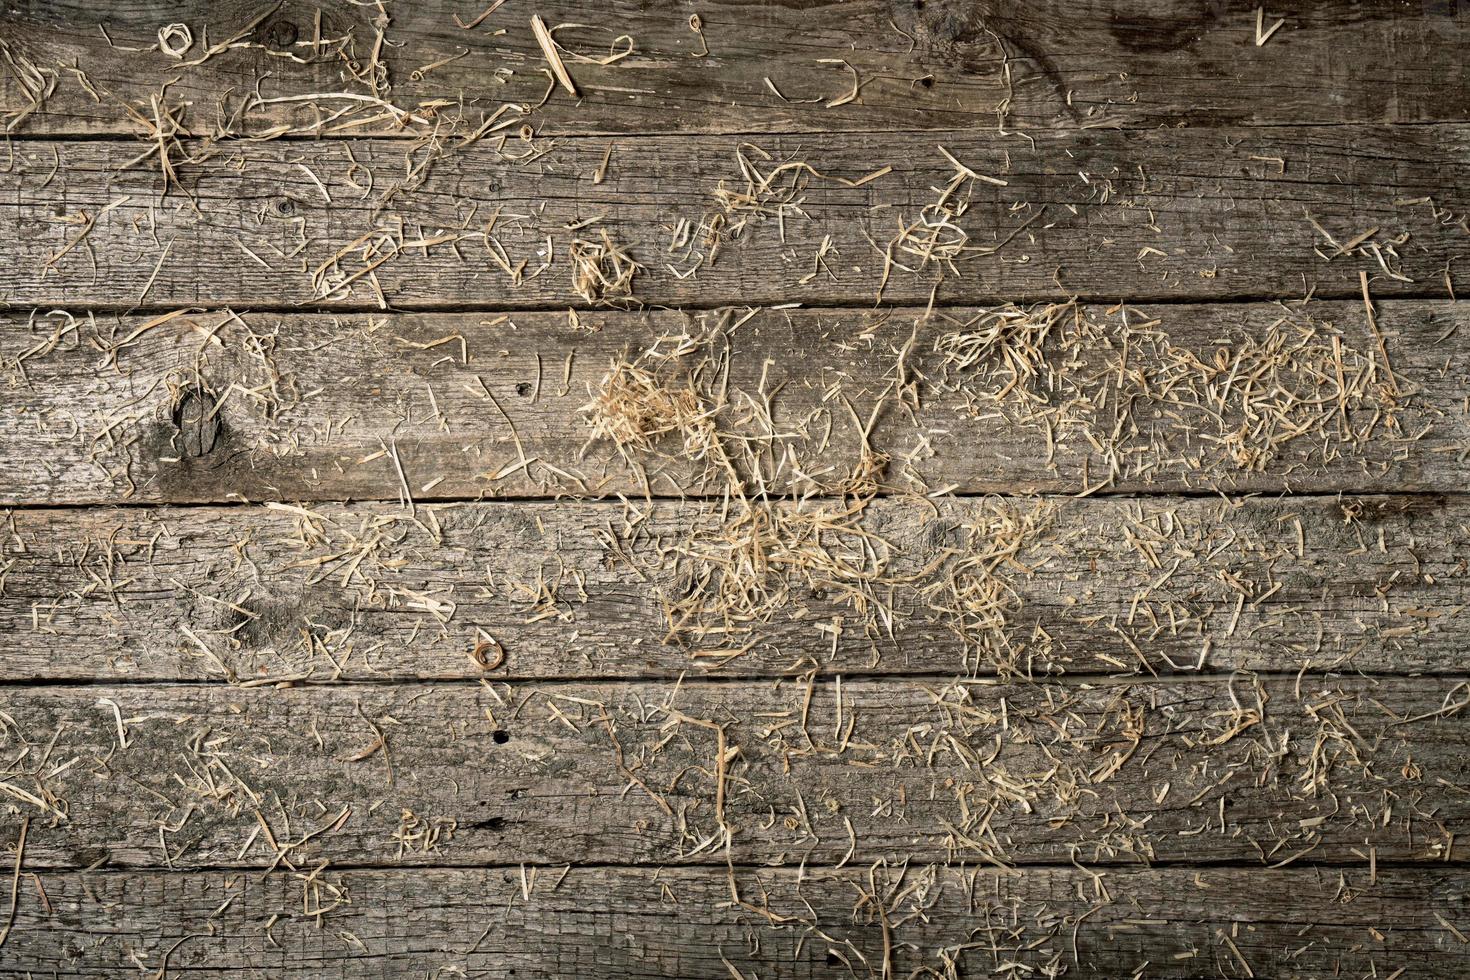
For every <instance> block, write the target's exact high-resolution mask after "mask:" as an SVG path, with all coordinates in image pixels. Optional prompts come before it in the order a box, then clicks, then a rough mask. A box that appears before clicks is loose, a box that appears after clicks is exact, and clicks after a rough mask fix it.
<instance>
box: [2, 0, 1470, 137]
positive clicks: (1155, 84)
mask: <svg viewBox="0 0 1470 980" xmlns="http://www.w3.org/2000/svg"><path fill="white" fill-rule="evenodd" d="M487 6H489V4H488V3H487V4H484V5H477V4H473V3H464V4H459V3H452V2H449V0H434V2H422V3H415V4H410V5H405V6H403V7H395V8H392V9H390V10H388V11H387V15H386V16H384V15H381V14H380V13H379V11H378V10H377V8H376V7H373V6H363V5H359V4H334V5H330V6H327V7H325V8H318V7H317V6H316V5H313V4H309V3H304V2H302V3H298V2H290V3H285V4H277V5H271V4H261V3H256V2H254V0H227V2H221V3H205V2H203V0H190V2H179V3H173V4H170V5H169V8H168V10H167V11H161V10H157V9H155V8H150V7H148V6H146V5H143V6H112V7H108V8H98V7H96V6H94V5H90V4H85V3H81V2H78V0H65V2H53V3H47V4H44V5H22V6H19V7H17V8H14V9H9V10H7V11H6V14H5V17H4V19H3V20H0V30H3V33H4V35H5V38H6V42H7V51H8V52H9V61H8V62H7V63H6V68H7V69H8V70H7V71H6V72H5V73H4V76H3V79H4V81H3V86H0V105H3V106H4V107H5V109H6V111H7V113H9V114H10V115H11V117H12V118H14V117H16V116H19V115H21V114H24V113H27V110H29V109H31V107H32V106H33V105H35V104H36V102H37V100H36V99H35V98H34V97H33V96H32V94H31V92H30V91H28V90H27V88H26V87H25V86H24V85H23V84H22V77H28V78H30V79H32V81H31V85H32V86H33V87H35V88H36V89H38V90H40V91H44V92H46V93H47V94H46V95H45V97H44V98H42V99H41V100H39V106H37V107H36V108H35V109H34V111H32V112H30V113H29V114H25V115H24V117H23V118H21V119H20V121H19V130H20V131H21V132H40V133H55V134H69V133H121V134H129V135H131V134H134V133H136V132H138V131H139V129H140V127H139V126H138V125H137V124H136V123H135V122H134V121H133V120H132V119H131V118H130V116H129V115H128V113H127V111H126V110H125V109H124V104H128V105H132V106H135V107H141V114H142V115H144V116H145V117H149V118H151V101H152V98H153V96H155V95H157V94H158V91H159V89H160V87H161V86H163V85H164V83H165V82H168V83H169V85H168V88H167V91H166V96H165V99H164V103H165V104H166V105H170V106H172V105H177V106H179V110H178V115H179V116H180V117H181V119H182V122H183V123H184V124H185V125H186V126H188V127H189V128H190V129H191V130H193V131H195V132H198V133H201V134H202V133H206V132H208V133H215V132H220V131H228V132H234V133H241V132H243V133H252V134H255V133H260V132H271V131H273V130H274V129H275V127H279V126H293V127H297V128H298V129H310V130H315V128H316V126H317V124H318V123H319V122H320V121H321V120H323V119H328V118H332V114H333V113H338V112H341V111H343V110H345V109H356V110H357V111H355V112H353V113H351V114H350V115H349V116H347V117H345V118H342V119H334V120H333V124H332V125H333V126H340V127H346V128H345V131H346V132H349V133H360V134H392V133H395V132H397V133H402V132H403V131H404V130H405V129H408V130H410V131H423V130H424V129H426V128H428V127H429V126H435V127H438V128H440V129H441V130H442V129H448V128H449V127H450V126H451V125H453V124H455V123H459V124H460V125H461V126H465V127H473V126H475V125H476V124H478V123H479V121H480V120H481V118H483V117H484V116H486V115H488V114H489V113H491V112H492V111H494V110H495V109H496V108H497V107H498V106H500V105H502V104H505V103H511V104H517V105H522V106H537V107H538V108H537V111H535V112H534V113H532V114H531V116H530V121H531V122H532V124H534V125H536V126H538V127H539V128H540V129H541V130H542V131H543V132H546V133H548V134H566V133H647V132H669V131H682V132H701V133H708V132H743V133H749V132H767V131H810V130H830V129H843V130H854V129H875V130H889V129H894V128H908V129H918V128H925V129H932V128H976V127H981V128H993V127H995V126H996V125H997V123H998V122H999V121H1001V120H1004V122H1005V124H1006V125H1007V126H1009V127H1011V128H1028V127H1031V128H1034V127H1071V128H1081V127H1088V126H1139V127H1148V126H1157V125H1176V124H1192V125H1199V124H1201V123H1215V124H1218V123H1232V124H1234V123H1266V124H1282V123H1308V122H1320V123H1341V122H1388V121H1393V122H1436V121H1444V120H1452V119H1453V120H1464V119H1465V118H1466V116H1465V105H1466V103H1467V100H1470V87H1467V82H1466V78H1465V75H1464V73H1463V71H1461V70H1460V69H1461V67H1462V66H1461V65H1460V63H1459V61H1458V60H1457V53H1458V52H1459V51H1460V50H1463V48H1464V46H1465V45H1466V43H1467V42H1470V27H1467V25H1466V23H1465V18H1464V17H1463V16H1462V15H1457V11H1456V8H1455V6H1454V5H1453V4H1425V5H1417V4H1416V5H1396V4H1374V5H1368V6H1363V5H1360V4H1353V3H1348V2H1346V0H1336V2H1329V3H1314V4H1310V5H1302V4H1295V5H1290V6H1289V7H1282V6H1280V5H1278V6H1277V7H1275V8H1271V10H1268V11H1266V15H1267V16H1266V19H1265V21H1264V23H1263V24H1262V25H1261V26H1260V27H1258V26H1257V23H1256V18H1257V13H1256V10H1255V8H1254V7H1252V6H1249V5H1245V4H1213V5H1206V6H1201V5H1198V4H1186V3H1181V2H1173V3H1167V4H1150V5H1148V6H1147V8H1146V9H1141V8H1140V7H1139V5H1137V4H1122V3H1097V4H1083V5H1078V4H1075V3H1064V2H1062V0H1040V2H1033V3H1027V4H1019V3H1001V4H989V5H983V6H982V5H972V4H956V3H939V2H935V3H930V4H927V5H926V4H892V3H887V2H880V0H858V2H852V3H846V4H844V5H843V6H842V9H841V11H840V15H833V16H828V15H827V14H826V13H824V12H820V11H815V10H812V9H808V8H804V7H799V6H798V7H793V6H788V5H783V4H770V3H762V4H746V3H735V2H720V0H715V2H710V3H703V4H701V5H700V6H699V8H698V17H699V19H700V31H699V32H698V33H696V32H695V31H694V30H692V29H691V22H690V20H691V19H690V9H689V8H688V7H687V6H685V5H683V4H676V3H669V2H660V3H640V4H633V3H619V4H616V5H606V6H603V5H599V6H598V7H597V8H595V9H588V7H587V6H586V5H585V4H577V3H574V2H570V0H549V2H545V3H541V4H539V5H538V6H537V8H536V11H535V12H536V13H537V14H538V15H539V16H541V17H542V18H543V19H544V20H545V22H546V23H547V24H548V25H550V26H551V27H552V28H553V29H555V31H556V38H557V41H558V43H559V44H561V45H562V46H563V47H564V48H565V49H566V52H567V53H566V54H565V55H564V56H563V58H564V61H565V62H566V63H567V64H568V68H569V71H570V74H571V76H572V78H573V80H574V82H573V84H574V85H575V87H576V89H577V93H578V95H577V97H573V96H571V95H569V94H567V93H565V92H564V91H562V90H561V89H557V88H552V89H551V90H550V91H548V88H549V86H550V83H549V81H548V74H547V72H546V69H545V65H546V63H545V60H544V58H543V56H542V53H541V49H540V47H539V45H538V44H537V42H536V40H535V38H534V36H533V34H532V31H531V28H530V24H529V14H528V12H527V11H524V10H517V9H515V6H514V5H511V6H507V7H505V8H503V9H500V10H497V11H495V12H494V13H492V14H491V15H490V16H488V17H487V18H485V20H484V21H482V22H480V23H479V24H478V25H477V26H476V27H475V28H474V29H472V30H464V29H461V28H460V27H459V26H458V25H457V24H456V22H455V19H454V18H455V17H456V16H458V17H460V18H461V22H462V23H469V22H471V21H472V20H473V19H474V18H475V16H476V14H478V13H479V12H480V11H481V10H482V9H484V8H485V7H487ZM1461 13H1462V12H1461ZM1278 19H1279V20H1280V21H1281V23H1280V25H1279V26H1278V27H1276V28H1275V30H1271V28H1272V26H1273V25H1274V24H1275V23H1276V21H1277V20H1278ZM99 22H100V23H101V24H102V25H105V30H106V33H105V34H104V33H103V30H104V28H103V27H99ZM382 22H386V26H385V27H384V30H383V34H382V41H381V43H380V42H379V40H378V38H379V30H378V24H379V23H382ZM169 23H182V24H184V25H186V26H187V27H188V28H189V29H190V32H189V38H188V42H192V43H186V39H185V38H184V36H183V35H182V34H175V35H171V36H169V37H168V38H167V41H168V45H167V46H168V49H169V50H170V51H173V52H177V57H175V56H172V55H170V54H168V53H165V52H164V51H162V50H160V46H159V31H160V29H161V28H163V27H164V26H165V25H166V24H169ZM565 24H570V25H571V26H566V27H560V26H559V25H565ZM577 25H582V26H577ZM1263 28H1264V30H1263ZM1267 31H1269V32H1270V33H1269V34H1267V33H1266V32H1267ZM1262 36H1265V38H1266V39H1265V43H1261V44H1258V43H1257V41H1258V40H1259V39H1260V38H1261V37H1262ZM109 39H110V41H109ZM318 41H321V43H320V44H318V43H316V42H318ZM624 51H628V52H629V53H628V54H627V56H626V57H623V58H620V59H619V60H616V61H615V62H613V63H612V64H608V65H600V64H597V63H596V61H598V60H602V59H606V58H608V57H610V56H612V55H616V54H619V53H622V52H624ZM206 56H207V57H206ZM201 59H204V60H203V61H202V63H201ZM431 66H433V67H431ZM848 66H851V67H850V69H849V67H848ZM855 84H856V85H857V86H858V87H857V89H856V92H854V85H855ZM342 92H348V93H352V94H355V95H358V96H378V97H386V99H387V100H389V101H391V102H392V103H394V104H395V105H397V106H398V107H399V108H400V110H401V111H400V112H399V113H394V112H392V111H385V109H384V108H383V107H382V106H381V105H380V104H378V103H376V102H369V103H361V104H357V105H354V104H353V103H352V102H350V101H347V100H344V99H341V98H337V99H332V98H320V96H321V95H323V94H329V93H342ZM252 95H253V97H252ZM311 95H316V96H318V98H315V99H309V100H308V101H305V102H296V101H285V102H277V101H270V100H275V99H285V100H291V99H300V98H302V97H303V96H311ZM548 97H549V98H548ZM543 102H544V103H545V104H544V105H543ZM404 112H412V113H413V114H414V115H416V116H418V117H419V120H421V121H420V122H417V123H414V122H412V121H410V122H408V123H407V124H405V123H404V122H403V120H402V113H404ZM1002 113H1003V114H1002ZM227 123H228V125H227ZM322 128H324V129H326V130H327V131H331V129H332V127H325V126H324V127H322Z"/></svg>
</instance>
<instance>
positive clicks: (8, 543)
mask: <svg viewBox="0 0 1470 980" xmlns="http://www.w3.org/2000/svg"><path fill="white" fill-rule="evenodd" d="M834 509H835V508H833V507H832V506H831V505H818V504H814V503H810V504H808V505H806V506H805V508H804V510H805V511H808V512H813V511H816V512H824V511H825V512H828V513H830V512H832V511H833V510H834ZM718 510H719V508H718V506H717V505H704V506H698V505H694V504H689V505H684V506H681V505H679V504H677V503H675V502H662V503H658V504H657V505H655V506H652V507H649V506H648V505H646V504H641V503H640V504H638V505H636V506H635V508H634V509H631V510H628V509H625V508H624V507H623V506H622V505H621V504H587V503H570V502H563V503H545V504H533V503H499V504H462V505H444V506H439V507H433V508H429V507H421V508H420V509H419V520H418V521H417V522H415V521H414V520H412V519H410V518H409V516H408V515H407V514H406V512H405V511H404V510H402V509H399V508H397V507H391V506H386V505H383V506H355V507H342V506H340V505H332V506H323V507H319V508H317V509H316V510H315V511H313V512H312V514H313V515H314V516H312V517H304V516H303V513H302V512H300V511H298V510H295V509H287V510H267V509H264V508H256V507H250V508H244V507H234V508H199V509H193V508H191V509H187V510H166V509H165V510H157V511H140V510H134V509H126V510H106V509H85V510H59V511H46V510H41V511H25V512H16V513H13V514H11V515H10V518H9V520H8V522H7V523H6V525H5V528H4V530H5V535H4V546H3V548H0V678H3V679H5V680H8V681H21V680H25V679H28V678H51V679H76V680H94V679H95V680H132V681H145V680H163V681H168V680H188V679H210V680H222V679H224V678H225V677H226V676H229V677H231V678H233V679H236V680H239V681H242V682H250V681H260V680H262V679H267V678H301V679H306V678H310V679H313V680H325V679H331V678H348V679H360V680H372V679H386V678H392V679H415V678H418V679H453V678H460V679H475V678H480V677H489V678H505V677H516V678H538V677H540V678H547V677H573V676H587V677H629V676H665V677H669V676H677V675H678V674H680V673H683V672H685V671H694V672H697V673H698V672H706V671H716V672H719V673H724V674H735V675H746V676H750V675H762V674H767V675H768V674H796V673H803V672H806V671H808V670H811V669H817V670H820V671H822V672H825V673H832V672H843V671H847V672H851V671H857V672H865V673H884V674H886V673H895V672H896V673H903V672H914V671H918V672H925V673H935V674H944V675H952V674H955V673H960V672H974V673H977V674H980V675H990V674H993V673H995V672H996V671H997V670H1001V671H1016V672H1021V673H1027V672H1048V671H1061V672H1068V673H1078V672H1081V673H1099V672H1100V673H1107V674H1114V673H1129V672H1155V671H1156V672H1160V673H1165V674H1167V673H1172V672H1175V671H1176V670H1185V671H1191V670H1204V671H1226V672H1228V671H1231V670H1238V669H1244V670H1280V671H1291V670H1297V669H1302V668H1306V669H1309V670H1322V669H1333V670H1352V671H1366V672H1373V673H1383V672H1393V671H1403V672H1450V673H1454V672H1457V671H1462V670H1463V669H1464V663H1463V659H1462V658H1461V656H1460V651H1461V649H1462V644H1463V636H1464V629H1465V610H1466V608H1467V605H1470V596H1467V593H1466V588H1467V586H1466V570H1465V563H1464V560H1463V555H1464V552H1465V548H1466V546H1467V543H1470V542H1467V533H1470V532H1467V530H1466V529H1467V527H1470V501H1467V500H1466V498H1464V497H1459V496H1456V497H1450V498H1433V497H1427V496H1416V497H1363V498H1333V497H1318V498H1296V499H1289V500H1269V499H1259V498H1257V499H1248V500H1244V501H1241V502H1237V503H1235V504H1231V503H1228V502H1224V501H1220V500H1211V499H1208V498H1196V499H1169V498H1156V499H1147V500H1139V501H1131V500H1121V499H1084V500H1058V501H1051V502H1030V501H1013V502H989V501H984V500H968V501H957V502H948V503H944V504H941V505H940V506H938V507H937V508H931V506H930V505H928V504H925V503H921V502H917V501H905V500H899V499H891V500H884V501H879V502H876V503H874V504H873V505H871V506H870V507H869V508H868V510H867V512H866V513H865V514H864V515H863V519H862V521H861V523H860V524H859V525H857V527H859V528H861V530H862V531H863V532H865V533H867V534H870V535H874V536H875V537H874V538H873V540H876V541H878V542H879V549H880V550H881V552H882V555H881V556H880V557H881V560H880V561H879V562H877V563H874V562H871V561H865V560H863V559H862V558H861V556H860V555H858V556H855V557H854V559H853V560H854V563H855V564H854V567H855V568H865V569H870V570H873V571H877V572H882V577H880V578H875V580H874V584H873V586H872V588H871V589H870V590H868V591H869V593H870V594H869V595H866V596H865V595H863V594H862V593H860V592H858V591H856V590H855V589H854V587H853V585H852V583H851V582H850V581H848V582H843V581H842V580H840V579H839V578H838V577H837V576H835V575H831V574H828V573H823V572H820V571H817V572H813V573H811V574H809V575H808V574H803V573H800V572H792V573H790V574H785V573H782V572H781V571H780V570H779V569H773V570H771V571H770V573H769V574H768V575H766V576H765V577H764V578H763V579H762V580H761V581H760V585H761V586H762V587H763V588H764V589H765V590H767V591H768V592H769V593H771V594H773V595H777V596H781V597H785V598H786V599H787V600H789V601H786V602H782V603H777V604H775V605H773V606H772V607H770V608H769V609H768V610H766V612H765V614H764V615H762V616H759V617H756V618H751V619H748V620H746V621H743V622H740V623H736V624H735V626H734V627H731V626H729V625H727V622H726V620H725V619H724V618H722V616H721V615H720V610H719V607H718V598H719V596H718V592H717V583H710V582H705V581H704V579H705V576H706V575H707V574H708V573H709V571H710V570H711V569H712V568H714V567H715V566H714V565H713V564H712V563H710V562H705V561H701V560H699V559H697V558H693V557H691V555H698V554H700V553H702V552H705V551H712V550H713V548H714V543H713V542H714V541H715V540H716V536H717V535H718V534H719V533H721V528H722V527H723V524H722V521H721V519H720V517H719V515H718ZM859 540H860V539H859V537H858V535H857V533H856V532H855V531H843V530H838V529H834V530H831V531H826V532H823V534H821V535H820V536H819V537H818V538H816V539H814V542H813V545H816V544H820V545H821V546H822V547H823V548H825V549H827V551H828V552H830V553H832V554H835V555H849V554H854V553H855V549H854V546H855V545H856V544H857V543H858V542H859ZM774 554H775V553H774V552H772V555H774ZM771 560H777V559H775V558H774V557H773V558H772V559H771ZM976 562H978V563H979V568H980V570H984V571H983V572H982V571H977V569H976V568H975V567H974V564H975V563H976ZM992 565H995V566H996V567H995V568H994V570H993V571H990V568H991V566H992ZM701 582H703V583H704V584H702V585H701V584H699V583H701ZM991 585H993V586H994V587H995V592H994V593H993V594H992V593H990V592H987V591H985V588H986V586H991ZM956 596H961V597H965V596H969V597H973V601H971V603H970V604H969V607H968V608H966V606H964V605H963V604H962V603H959V602H957V601H956ZM880 607H881V608H880ZM890 622H891V623H892V625H891V627H890V625H889V623H890ZM489 639H493V641H494V642H496V643H499V644H500V645H501V647H502V649H503V652H504V658H503V661H502V662H499V663H495V662H494V661H495V660H496V658H497V656H498V654H497V655H496V656H491V654H490V653H487V652H485V650H482V656H481V661H476V660H475V659H474V658H473V657H472V653H473V651H474V649H475V648H476V646H477V645H479V644H480V643H482V642H485V641H486V640H489ZM487 649H488V648H487ZM482 661H483V662H482ZM492 664H493V669H488V668H490V667H491V666H492Z"/></svg>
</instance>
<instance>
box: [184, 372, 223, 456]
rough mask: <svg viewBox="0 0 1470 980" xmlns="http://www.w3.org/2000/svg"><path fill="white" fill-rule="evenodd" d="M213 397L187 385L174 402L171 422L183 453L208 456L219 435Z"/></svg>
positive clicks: (218, 424)
mask: <svg viewBox="0 0 1470 980" xmlns="http://www.w3.org/2000/svg"><path fill="white" fill-rule="evenodd" d="M214 409H215V399H214V398H213V396H211V395H210V394H209V393H208V392H207V391H204V390H203V389H201V388H186V389H184V390H183V391H182V392H180V393H179V398H178V401H177V402H175V403H174V410H173V423H174V428H176V429H177V430H178V439H179V443H180V446H181V448H182V450H183V454H184V455H185V456H193V457H196V458H197V457H200V456H207V455H208V454H209V453H210V452H211V451H212V450H213V449H214V444H215V442H216V441H217V440H218V439H219V430H220V422H219V413H218V412H216V411H215V410H214Z"/></svg>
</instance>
